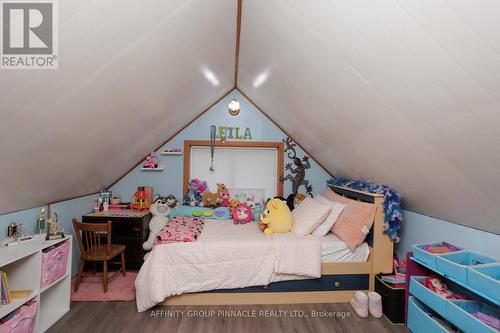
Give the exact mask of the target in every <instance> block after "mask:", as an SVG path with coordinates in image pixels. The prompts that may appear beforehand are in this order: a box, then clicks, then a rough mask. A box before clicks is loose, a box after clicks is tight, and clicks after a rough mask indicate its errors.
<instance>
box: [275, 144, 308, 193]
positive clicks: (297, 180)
mask: <svg viewBox="0 0 500 333" xmlns="http://www.w3.org/2000/svg"><path fill="white" fill-rule="evenodd" d="M282 141H283V142H284V143H285V145H286V148H285V153H286V152H288V154H287V156H288V158H289V159H291V160H292V161H293V164H294V165H295V168H293V167H292V163H286V164H285V170H287V171H290V173H289V174H288V175H286V176H285V177H281V178H280V180H281V182H285V181H286V180H289V181H290V182H292V194H293V196H294V197H295V196H297V194H299V188H300V186H302V185H304V188H305V190H306V192H307V194H309V195H310V196H311V197H312V196H313V194H312V191H313V187H312V185H311V184H309V180H307V179H306V170H307V169H310V168H311V163H310V162H309V156H307V155H305V156H303V157H302V159H300V158H299V157H297V151H296V149H295V147H296V146H297V144H296V143H294V142H293V141H292V139H291V138H289V137H287V138H286V139H283V140H282Z"/></svg>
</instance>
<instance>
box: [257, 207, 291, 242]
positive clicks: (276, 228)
mask: <svg viewBox="0 0 500 333" xmlns="http://www.w3.org/2000/svg"><path fill="white" fill-rule="evenodd" d="M259 224H260V228H261V229H262V230H263V231H264V233H265V234H266V235H268V236H270V235H272V234H273V233H275V232H283V233H284V232H288V231H290V230H291V229H292V225H293V220H292V213H291V212H290V208H288V206H287V204H286V202H284V201H283V200H280V199H276V198H274V199H271V200H269V202H268V203H267V205H266V210H265V211H264V212H263V213H262V214H260V223H259Z"/></svg>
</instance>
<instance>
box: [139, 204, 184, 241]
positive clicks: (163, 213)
mask: <svg viewBox="0 0 500 333" xmlns="http://www.w3.org/2000/svg"><path fill="white" fill-rule="evenodd" d="M174 199H175V197H174ZM175 201H177V199H176V200H175ZM173 204H174V202H173V201H172V198H171V197H170V196H168V197H160V196H156V197H155V199H154V201H153V203H152V204H151V206H150V207H149V211H150V212H151V214H152V215H153V217H152V218H151V221H149V237H148V240H147V241H145V242H144V243H143V244H142V248H143V249H144V250H145V251H149V250H151V249H152V248H153V246H154V242H155V237H156V234H157V233H158V231H160V230H161V229H163V227H165V226H166V225H167V221H168V219H167V214H169V213H170V211H171V210H172V208H171V205H173Z"/></svg>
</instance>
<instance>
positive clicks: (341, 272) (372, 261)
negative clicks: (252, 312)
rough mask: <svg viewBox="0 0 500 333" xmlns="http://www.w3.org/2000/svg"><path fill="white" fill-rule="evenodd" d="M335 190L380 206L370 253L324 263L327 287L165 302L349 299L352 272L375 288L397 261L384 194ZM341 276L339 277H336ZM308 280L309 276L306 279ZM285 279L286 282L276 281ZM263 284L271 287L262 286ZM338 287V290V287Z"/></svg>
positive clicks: (205, 295) (215, 294)
mask: <svg viewBox="0 0 500 333" xmlns="http://www.w3.org/2000/svg"><path fill="white" fill-rule="evenodd" d="M330 188H331V189H332V190H333V191H334V192H336V193H338V194H340V195H343V196H346V197H349V198H351V199H356V200H359V201H364V202H369V203H373V204H375V205H376V206H377V212H376V215H375V221H374V223H373V227H372V230H371V233H372V235H373V241H372V246H371V247H370V256H369V257H368V261H366V262H354V263H349V262H341V263H335V262H333V263H322V264H321V274H322V277H323V276H329V277H330V279H329V280H328V281H329V282H328V283H329V284H330V285H329V288H328V290H327V291H290V292H282V291H281V292H272V291H269V292H217V291H215V292H201V293H189V294H183V295H179V296H172V297H168V298H167V299H166V300H165V301H164V302H162V303H160V304H163V305H231V304H299V303H338V302H348V301H350V300H351V299H352V297H353V295H354V293H355V292H356V290H343V289H344V288H343V285H342V284H343V283H345V282H346V281H347V282H348V281H349V276H350V275H352V277H353V279H354V277H355V276H366V275H368V276H369V280H368V281H369V282H368V290H373V287H374V276H375V274H377V273H390V272H391V271H392V261H393V243H392V241H391V239H390V238H389V237H388V236H387V235H385V234H384V206H383V204H384V197H383V195H381V194H374V193H368V192H362V191H356V190H352V189H349V188H345V187H339V186H331V187H330ZM336 277H338V280H337V279H336ZM304 281H306V280H304ZM276 283H282V282H276ZM261 288H264V289H265V288H267V287H266V286H265V287H261ZM336 289H337V290H336Z"/></svg>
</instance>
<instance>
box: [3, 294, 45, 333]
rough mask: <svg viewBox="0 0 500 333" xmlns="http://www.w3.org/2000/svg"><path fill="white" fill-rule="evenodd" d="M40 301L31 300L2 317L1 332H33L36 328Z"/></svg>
mask: <svg viewBox="0 0 500 333" xmlns="http://www.w3.org/2000/svg"><path fill="white" fill-rule="evenodd" d="M37 308H38V303H37V302H36V301H30V302H28V303H26V304H25V305H23V306H21V307H20V308H18V309H17V310H16V311H14V312H12V313H11V314H9V315H7V317H6V318H2V321H1V322H0V333H31V332H33V330H34V328H35V320H36V310H37Z"/></svg>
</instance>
